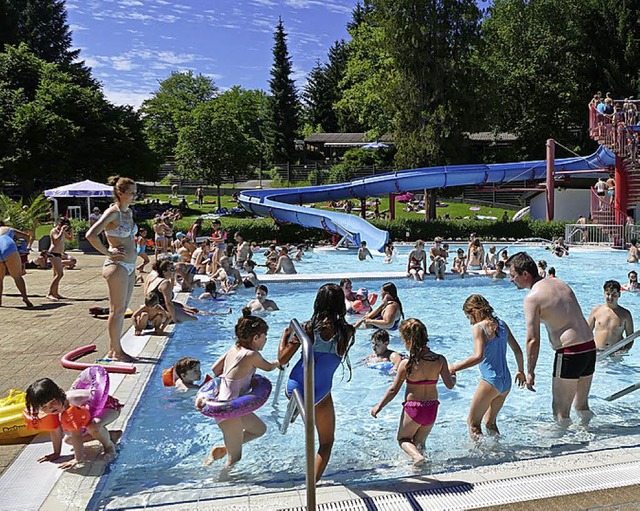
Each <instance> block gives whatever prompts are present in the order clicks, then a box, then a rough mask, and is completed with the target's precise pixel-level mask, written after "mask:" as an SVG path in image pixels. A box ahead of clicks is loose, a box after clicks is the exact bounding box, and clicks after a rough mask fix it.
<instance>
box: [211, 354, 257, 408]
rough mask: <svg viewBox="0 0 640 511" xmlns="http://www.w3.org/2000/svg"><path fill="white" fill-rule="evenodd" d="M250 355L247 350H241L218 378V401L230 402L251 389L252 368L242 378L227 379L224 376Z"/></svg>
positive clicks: (253, 369)
mask: <svg viewBox="0 0 640 511" xmlns="http://www.w3.org/2000/svg"><path fill="white" fill-rule="evenodd" d="M249 353H250V351H249V350H247V349H243V352H242V354H241V355H239V356H238V357H236V359H235V360H234V361H233V364H231V367H229V369H226V370H225V371H224V374H222V375H221V376H220V390H219V391H218V401H230V400H232V399H236V398H238V397H240V396H241V395H243V394H245V393H246V392H247V391H248V390H249V388H250V387H251V379H252V378H253V375H254V373H255V372H256V368H255V367H252V368H251V370H250V371H249V372H248V373H247V374H246V375H245V376H243V377H242V378H233V379H232V378H229V377H227V376H226V375H227V374H229V372H230V371H231V370H232V369H234V368H235V367H237V366H238V364H239V363H240V362H241V361H242V360H243V359H244V357H246V356H247V355H248V354H249Z"/></svg>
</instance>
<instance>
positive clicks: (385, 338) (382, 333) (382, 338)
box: [371, 329, 389, 344]
mask: <svg viewBox="0 0 640 511" xmlns="http://www.w3.org/2000/svg"><path fill="white" fill-rule="evenodd" d="M375 341H378V342H381V343H383V344H389V332H387V331H386V330H383V329H379V330H376V331H375V332H373V334H372V335H371V342H372V343H373V342H375Z"/></svg>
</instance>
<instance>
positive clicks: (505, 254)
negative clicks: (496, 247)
mask: <svg viewBox="0 0 640 511" xmlns="http://www.w3.org/2000/svg"><path fill="white" fill-rule="evenodd" d="M508 255H509V252H507V250H506V249H505V250H503V251H502V252H500V256H508Z"/></svg>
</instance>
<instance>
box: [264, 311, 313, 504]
mask: <svg viewBox="0 0 640 511" xmlns="http://www.w3.org/2000/svg"><path fill="white" fill-rule="evenodd" d="M289 329H290V330H291V333H290V334H289V337H288V338H287V343H288V342H289V341H290V340H291V338H292V337H293V336H294V335H295V336H296V337H297V338H298V339H300V342H301V343H302V360H303V363H304V398H303V397H302V396H301V395H300V391H299V390H298V389H295V390H294V391H293V394H292V396H291V399H289V405H288V406H287V411H286V413H285V416H284V422H283V423H282V426H281V427H280V432H281V433H282V434H283V435H284V434H285V433H286V432H287V430H288V429H289V424H291V423H292V422H293V421H295V420H296V417H297V416H298V415H300V417H302V420H303V422H304V438H305V453H306V464H307V470H306V486H307V510H309V511H310V510H315V509H316V471H315V460H316V453H315V441H316V439H315V428H316V412H315V395H314V382H313V364H314V362H313V344H312V343H311V339H309V336H308V335H307V333H306V332H305V331H304V329H303V328H302V326H300V323H299V322H298V320H297V319H295V318H293V319H292V320H291V323H289ZM284 373H285V371H284V370H283V371H280V374H279V375H278V380H277V381H276V390H275V392H276V394H275V396H274V397H273V406H274V407H275V405H276V404H277V403H278V397H279V395H280V392H281V390H282V384H283V382H284Z"/></svg>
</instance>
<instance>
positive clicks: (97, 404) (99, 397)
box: [71, 366, 109, 417]
mask: <svg viewBox="0 0 640 511" xmlns="http://www.w3.org/2000/svg"><path fill="white" fill-rule="evenodd" d="M71 390H89V391H90V393H91V394H90V396H91V397H90V398H89V413H90V414H91V417H98V416H99V415H100V413H101V412H102V410H103V408H104V405H105V404H106V402H107V398H108V397H109V374H108V373H107V370H106V369H105V368H104V367H102V366H91V367H88V368H86V369H85V370H84V371H82V372H81V373H80V376H78V378H76V381H74V382H73V385H71Z"/></svg>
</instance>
